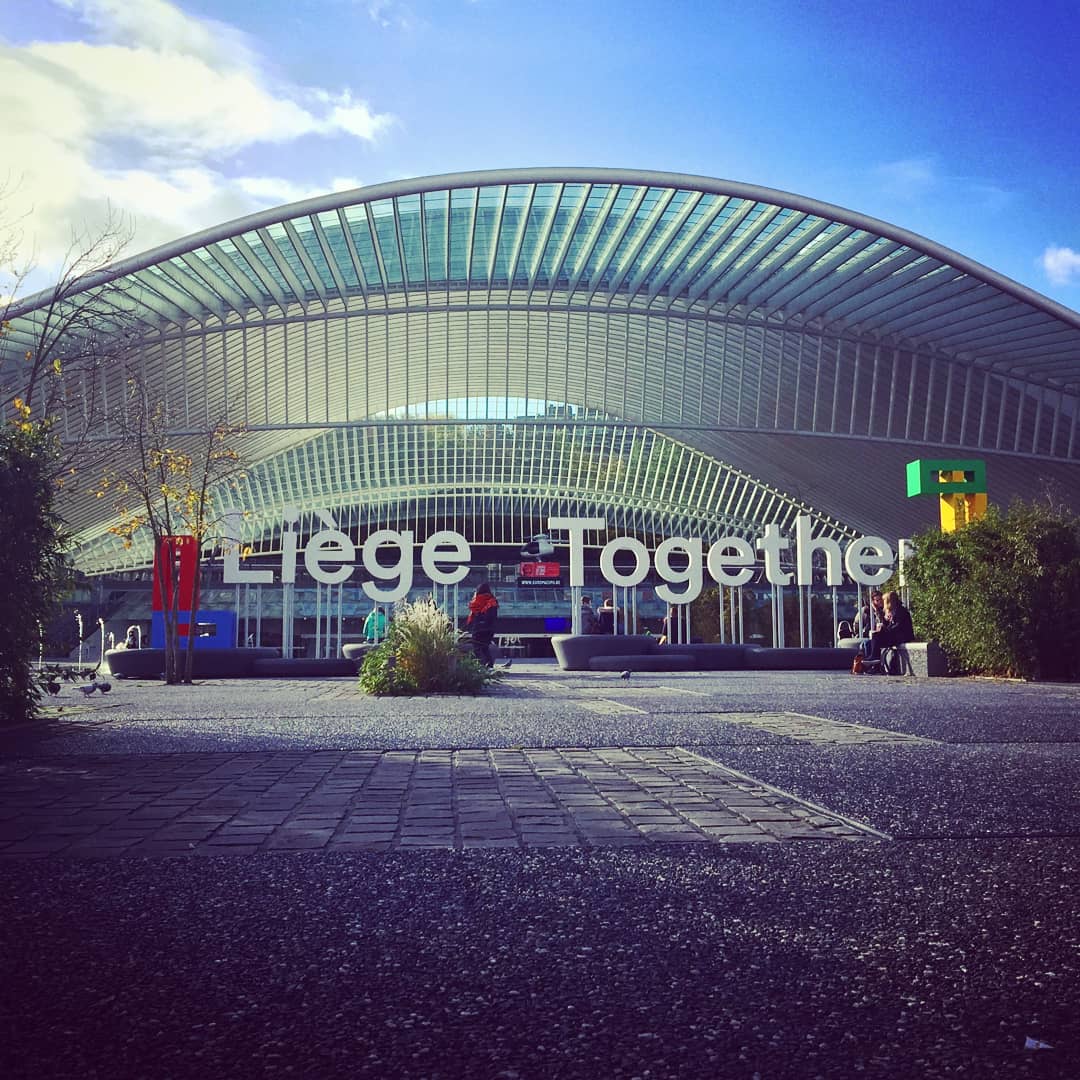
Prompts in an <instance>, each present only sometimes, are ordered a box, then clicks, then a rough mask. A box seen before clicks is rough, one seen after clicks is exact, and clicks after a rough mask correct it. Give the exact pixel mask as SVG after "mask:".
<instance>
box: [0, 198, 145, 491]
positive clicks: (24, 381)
mask: <svg viewBox="0 0 1080 1080" xmlns="http://www.w3.org/2000/svg"><path fill="white" fill-rule="evenodd" d="M4 194H5V191H4V189H2V188H0V204H2V202H3V199H4ZM19 239H20V234H19V230H18V223H16V222H11V221H5V220H3V219H2V218H0V323H2V327H3V331H4V333H3V336H2V338H0V409H2V410H3V412H4V413H6V414H8V415H11V414H12V413H13V412H14V411H16V406H15V404H14V403H15V402H16V401H20V402H22V404H23V405H24V406H25V407H26V408H29V409H30V410H31V415H32V416H33V417H34V418H35V419H36V420H38V421H43V422H45V423H46V424H47V425H51V426H53V428H54V430H55V431H56V432H57V434H58V435H60V436H62V439H61V446H60V452H59V454H58V455H57V456H56V458H55V460H54V466H53V467H54V472H55V476H56V478H59V477H61V476H70V474H71V470H72V466H73V463H74V462H75V461H76V460H77V459H79V458H80V457H85V451H86V449H87V447H88V445H89V444H90V443H91V442H92V439H93V436H94V435H95V434H96V433H97V432H98V431H99V429H100V428H101V425H102V423H103V420H104V415H103V414H104V405H103V395H102V389H101V388H102V379H101V372H102V370H103V368H104V367H105V366H106V365H108V364H110V363H112V362H114V361H115V360H116V359H117V358H118V357H119V356H121V355H122V354H123V353H124V352H127V351H130V350H131V349H132V347H133V344H134V343H135V342H136V341H137V339H138V337H139V336H140V332H141V326H140V324H139V323H138V322H137V320H136V316H135V315H134V314H133V307H132V305H131V304H130V302H129V301H128V300H127V296H126V292H127V287H128V286H127V284H126V279H125V278H124V277H123V276H122V275H115V274H113V273H110V271H109V269H108V267H109V264H110V263H113V262H114V261H115V260H116V259H117V257H118V256H119V255H120V253H121V252H122V251H123V249H124V248H125V247H126V246H127V244H128V243H129V241H130V239H131V227H130V223H129V222H128V221H127V220H126V219H125V218H124V217H123V216H122V215H119V214H116V213H114V212H112V211H111V210H110V212H109V214H108V216H107V218H106V220H105V223H104V224H103V225H102V226H101V227H100V229H98V230H96V231H94V232H89V231H86V230H83V231H79V232H75V233H73V234H72V239H71V245H70V247H69V249H68V252H67V256H66V258H65V260H64V263H63V266H62V269H61V272H60V275H59V278H58V279H57V281H56V283H55V284H54V285H52V286H51V287H50V288H48V289H46V290H44V291H43V292H40V293H36V294H33V295H30V296H20V293H21V292H22V291H23V289H24V287H25V285H26V283H27V281H28V279H29V277H30V274H31V271H32V269H33V267H32V266H31V265H30V264H29V263H26V264H19V263H18V261H17V258H18V256H17V252H18V247H19ZM76 402H77V404H78V407H77V408H74V407H73V405H74V404H75V403H76Z"/></svg>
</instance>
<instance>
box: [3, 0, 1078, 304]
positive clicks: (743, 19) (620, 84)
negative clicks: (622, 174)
mask: <svg viewBox="0 0 1080 1080" xmlns="http://www.w3.org/2000/svg"><path fill="white" fill-rule="evenodd" d="M1078 42H1080V0H1029V2H1028V3H1026V4H1024V5H1017V4H1015V3H1008V4H1006V3H1003V2H999V0H984V2H975V0H953V2H951V3H941V2H940V0H937V2H929V0H907V2H892V0H883V2H880V3H878V4H877V5H867V4H865V3H855V2H853V0H820V2H816V3H815V2H814V0H801V2H799V0H756V2H755V0H750V2H743V3H738V2H730V3H729V2H726V0H716V2H713V3H703V2H702V3H699V2H689V0H686V2H679V0H666V2H664V3H644V2H638V0H624V2H615V0H578V2H576V3H575V2H567V3H563V2H559V0H549V2H548V3H546V4H539V3H525V2H513V0H501V2H497V0H401V2H399V0H306V2H304V0H290V2H283V0H282V2H279V0H178V2H175V3H168V2H166V0H0V134H2V136H3V144H2V145H4V147H5V150H6V152H5V154H4V157H5V166H4V169H2V170H0V183H2V182H3V181H4V177H5V175H6V186H5V193H4V198H3V201H2V202H0V225H4V224H6V226H7V229H8V232H9V233H10V232H11V230H12V228H14V229H15V231H16V233H17V234H18V235H19V237H20V240H21V249H20V250H21V254H22V256H23V258H24V260H26V259H32V260H33V261H35V262H36V263H37V264H38V266H39V267H40V270H39V273H38V275H36V277H35V284H37V283H40V275H41V274H42V273H46V274H47V273H50V272H52V273H55V268H56V267H57V266H58V265H59V262H60V260H61V259H62V257H63V253H64V251H65V250H66V248H67V246H68V240H69V237H70V234H71V230H72V228H82V227H86V228H89V229H90V230H91V231H92V230H93V229H94V228H95V226H96V225H97V224H98V223H99V222H100V221H101V220H102V215H103V213H104V210H105V207H106V206H110V205H111V206H112V208H113V209H114V210H115V211H119V212H122V213H123V214H125V215H126V216H127V218H128V219H129V220H130V221H131V222H132V223H133V226H134V230H135V236H134V239H133V240H132V242H131V244H130V245H129V248H128V253H130V254H134V253H136V252H138V251H141V250H145V249H146V248H149V247H151V246H154V245H156V244H159V243H162V242H164V241H166V240H170V239H174V238H176V237H178V236H182V235H185V234H187V233H190V232H193V231H195V230H197V229H200V228H204V227H207V226H210V225H214V224H217V223H219V222H222V221H225V220H229V219H231V218H233V217H236V216H239V215H241V214H244V213H248V212H250V211H252V210H256V209H261V208H264V207H269V206H275V205H278V204H281V203H285V202H289V201H292V200H294V199H297V198H302V197H305V196H308V195H313V194H319V193H323V192H326V191H331V190H336V189H342V188H347V187H354V186H359V185H362V184H370V183H378V182H381V181H384V180H394V179H400V178H403V177H408V176H422V175H429V174H433V173H443V172H453V171H458V170H473V169H486V168H504V167H519V166H520V167H523V166H535V165H575V166H610V167H628V168H644V169H658V170H665V171H672V172H687V173H700V174H704V175H707V176H714V177H721V178H725V179H730V180H738V181H743V182H747V183H755V184H761V185H765V186H768V187H776V188H780V189H783V190H788V191H794V192H797V193H799V194H802V195H807V196H810V197H813V198H817V199H821V200H823V201H826V202H832V203H836V204H839V205H840V206H844V207H847V208H849V209H852V210H857V211H860V212H862V213H866V214H870V215H872V216H874V217H879V218H883V219H885V220H886V221H890V222H893V223H895V224H897V225H900V226H903V227H905V228H908V229H911V230H913V231H914V232H917V233H921V234H923V235H925V236H928V237H930V238H931V239H934V240H936V241H938V242H940V243H943V244H945V245H946V246H948V247H952V248H954V249H956V250H957V251H959V252H961V253H963V254H964V255H967V256H969V257H971V258H974V259H976V260H978V261H980V262H982V263H985V264H986V265H988V266H990V267H991V268H993V269H995V270H997V271H999V272H1001V273H1004V274H1006V275H1008V276H1009V277H1012V278H1015V279H1016V280H1018V281H1020V282H1022V283H1024V284H1025V285H1028V286H1030V287H1032V288H1034V289H1036V290H1037V291H1039V292H1041V293H1044V294H1046V295H1048V296H1050V297H1052V298H1054V299H1056V300H1058V301H1060V302H1061V303H1063V304H1066V305H1067V306H1069V307H1071V308H1073V309H1080V200H1078V198H1077V186H1078V185H1077V181H1078V179H1080V137H1078V132H1077V117H1078V116H1080V74H1078V72H1080V66H1078V65H1077V63H1076V53H1077V44H1078Z"/></svg>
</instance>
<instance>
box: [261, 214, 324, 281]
mask: <svg viewBox="0 0 1080 1080" xmlns="http://www.w3.org/2000/svg"><path fill="white" fill-rule="evenodd" d="M266 231H267V232H268V233H269V234H270V237H271V239H272V240H274V242H275V243H276V244H277V249H278V252H279V254H280V255H281V256H282V257H283V258H284V260H285V262H286V264H287V265H288V267H289V269H290V270H292V272H293V273H294V274H295V275H296V276H297V278H298V279H299V281H300V287H301V289H303V290H304V292H305V293H313V292H315V286H314V284H313V283H312V281H311V278H310V277H309V276H308V272H307V270H306V269H305V268H304V264H303V263H302V262H301V261H300V256H299V255H298V254H297V253H296V248H294V247H293V243H292V240H291V239H290V237H289V234H288V233H287V232H286V230H285V226H284V225H282V224H281V223H280V222H275V223H274V224H273V225H268V226H267V227H266ZM267 255H268V256H270V253H269V251H267ZM270 257H271V258H273V256H270ZM291 288H292V287H291V286H290V291H291Z"/></svg>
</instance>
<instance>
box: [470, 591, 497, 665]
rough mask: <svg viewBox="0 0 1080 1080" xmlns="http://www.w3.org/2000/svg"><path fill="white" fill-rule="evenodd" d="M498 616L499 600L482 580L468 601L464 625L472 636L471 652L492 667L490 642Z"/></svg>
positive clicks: (493, 663) (493, 635) (493, 662)
mask: <svg viewBox="0 0 1080 1080" xmlns="http://www.w3.org/2000/svg"><path fill="white" fill-rule="evenodd" d="M498 617H499V601H498V600H496V599H495V594H494V593H493V592H492V591H491V586H490V585H489V584H488V583H487V582H484V584H483V585H477V587H476V592H475V593H473V598H472V599H471V600H470V601H469V617H468V618H467V619H466V620H465V627H466V629H467V630H468V631H469V634H470V635H471V637H472V646H473V652H474V653H475V654H476V658H477V660H479V661H480V662H481V663H482V664H486V665H487V666H488V667H494V666H495V661H494V659H493V658H492V655H491V642H492V640H493V639H494V637H495V620H496V619H497V618H498Z"/></svg>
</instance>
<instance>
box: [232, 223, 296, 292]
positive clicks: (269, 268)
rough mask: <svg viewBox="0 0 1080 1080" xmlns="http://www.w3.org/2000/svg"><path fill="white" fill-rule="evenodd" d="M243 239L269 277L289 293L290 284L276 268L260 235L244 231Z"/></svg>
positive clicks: (283, 290) (290, 289)
mask: <svg viewBox="0 0 1080 1080" xmlns="http://www.w3.org/2000/svg"><path fill="white" fill-rule="evenodd" d="M243 239H244V241H245V242H246V243H247V245H248V247H249V248H250V249H251V253H252V254H253V255H254V256H255V258H256V259H258V260H259V264H260V266H262V267H263V269H264V270H265V271H266V272H267V273H268V274H269V275H270V277H271V279H272V280H273V281H275V282H276V283H277V285H278V287H279V288H280V289H281V290H282V292H285V293H291V292H292V291H293V289H292V286H291V285H290V284H289V283H288V282H287V281H286V280H285V278H284V276H283V275H282V273H281V271H280V270H279V269H278V268H277V264H276V263H275V262H274V260H273V259H272V258H271V257H270V253H269V252H268V251H267V250H266V245H265V244H264V243H263V242H262V237H260V236H259V235H258V234H257V233H253V232H252V233H244V237H243Z"/></svg>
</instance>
